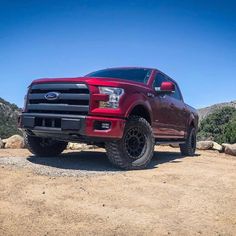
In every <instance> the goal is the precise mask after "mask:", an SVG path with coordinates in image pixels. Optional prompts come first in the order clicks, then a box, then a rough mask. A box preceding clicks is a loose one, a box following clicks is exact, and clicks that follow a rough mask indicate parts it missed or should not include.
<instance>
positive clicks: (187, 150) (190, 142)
mask: <svg viewBox="0 0 236 236" xmlns="http://www.w3.org/2000/svg"><path fill="white" fill-rule="evenodd" d="M196 140H197V138H196V129H195V128H194V127H193V126H191V127H190V129H189V132H188V137H187V140H186V142H185V143H184V144H180V145H179V147H180V151H181V154H182V155H183V156H194V154H195V151H196Z"/></svg>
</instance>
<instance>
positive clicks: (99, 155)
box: [0, 151, 121, 177]
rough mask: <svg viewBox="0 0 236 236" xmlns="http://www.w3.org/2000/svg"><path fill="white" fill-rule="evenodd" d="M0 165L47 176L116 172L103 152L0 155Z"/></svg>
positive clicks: (75, 175)
mask: <svg viewBox="0 0 236 236" xmlns="http://www.w3.org/2000/svg"><path fill="white" fill-rule="evenodd" d="M0 165H9V166H11V167H14V168H27V169H31V170H32V171H33V172H34V173H36V174H39V175H47V176H53V177H56V176H68V177H83V176H91V175H107V174H117V173H119V172H121V171H120V170H118V169H116V168H114V167H113V166H112V165H111V164H110V163H109V161H108V160H107V158H106V154H105V153H103V152H89V151H88V152H86V151H85V152H80V153H65V154H62V155H60V156H58V157H35V156H29V157H2V158H0Z"/></svg>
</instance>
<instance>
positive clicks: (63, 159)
mask: <svg viewBox="0 0 236 236" xmlns="http://www.w3.org/2000/svg"><path fill="white" fill-rule="evenodd" d="M182 158H185V157H183V156H181V154H180V153H178V152H155V153H154V156H153V158H152V161H151V162H150V164H149V165H148V167H147V169H154V168H158V165H161V164H163V163H167V162H171V163H179V162H181V159H182ZM27 160H28V161H29V162H31V163H33V164H37V165H44V166H49V167H54V168H59V169H65V170H66V169H71V170H81V171H83V170H84V171H96V172H97V171H101V172H104V171H111V172H117V171H119V172H121V171H122V170H121V169H119V168H116V167H114V166H113V165H112V164H110V162H109V161H108V159H107V156H106V153H105V152H98V151H81V152H71V153H62V154H61V155H59V156H55V157H37V156H29V157H28V158H27Z"/></svg>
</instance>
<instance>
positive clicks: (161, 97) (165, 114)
mask: <svg viewBox="0 0 236 236" xmlns="http://www.w3.org/2000/svg"><path fill="white" fill-rule="evenodd" d="M167 81H168V80H167V79H166V78H165V76H164V75H162V74H161V73H157V74H156V76H155V79H154V82H153V85H152V86H153V90H154V91H155V90H158V89H160V88H161V84H162V82H167ZM171 102H172V101H171V97H169V96H168V95H167V94H159V93H157V92H156V91H155V97H154V98H153V100H152V111H153V131H154V135H155V136H156V137H157V138H169V136H173V135H175V130H173V129H172V126H173V123H174V121H173V118H172V110H171Z"/></svg>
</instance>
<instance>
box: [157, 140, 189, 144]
mask: <svg viewBox="0 0 236 236" xmlns="http://www.w3.org/2000/svg"><path fill="white" fill-rule="evenodd" d="M184 143H185V140H178V141H172V140H169V141H168V140H165V141H160V140H158V141H156V145H176V144H184Z"/></svg>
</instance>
